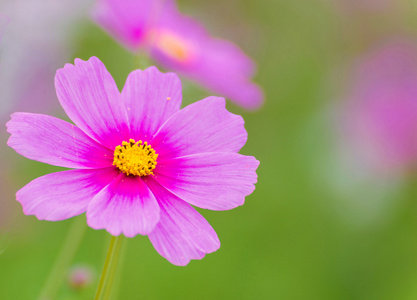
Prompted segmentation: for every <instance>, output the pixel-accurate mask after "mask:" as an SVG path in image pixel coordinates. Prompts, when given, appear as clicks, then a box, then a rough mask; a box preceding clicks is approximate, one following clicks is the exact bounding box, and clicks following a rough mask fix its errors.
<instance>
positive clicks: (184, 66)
mask: <svg viewBox="0 0 417 300" xmlns="http://www.w3.org/2000/svg"><path fill="white" fill-rule="evenodd" d="M166 3H167V4H166V5H164V7H163V10H162V12H161V17H160V19H159V23H158V27H157V28H156V30H157V31H158V32H162V33H163V32H168V33H169V34H170V35H171V36H172V38H173V39H174V40H175V41H176V43H175V44H174V45H179V46H180V49H181V52H180V53H182V54H183V55H181V56H180V58H181V59H178V57H176V56H175V55H170V54H171V53H172V52H173V51H174V52H175V49H174V48H173V47H169V44H168V45H166V44H165V43H160V42H158V39H154V40H153V43H152V44H151V55H152V57H153V58H154V60H155V61H157V62H159V63H160V64H161V65H162V66H163V67H164V68H165V69H167V70H172V71H174V72H176V73H178V74H181V75H183V76H186V77H188V78H190V79H191V80H193V81H195V82H197V83H199V84H200V85H202V86H203V87H205V88H206V89H208V90H211V91H213V92H215V93H218V94H219V95H221V96H224V97H226V98H230V99H231V100H232V101H235V102H236V103H237V104H238V105H241V106H243V107H244V108H246V109H249V110H254V109H258V108H259V107H260V106H261V105H262V103H263V101H264V96H263V92H262V90H261V89H260V87H259V86H258V85H256V84H254V83H252V82H251V78H252V77H253V75H254V73H255V70H256V66H255V63H254V62H253V60H252V59H251V58H250V57H248V56H247V55H246V54H245V53H244V52H243V51H242V50H241V49H240V48H239V47H238V46H236V45H235V44H233V43H231V42H229V41H227V40H223V39H218V38H213V37H211V36H210V35H209V33H208V32H207V31H206V30H205V29H204V28H203V27H202V26H201V24H200V23H199V22H197V21H196V20H193V19H192V18H190V17H188V16H185V15H183V14H181V13H180V12H179V11H178V8H177V7H176V5H175V1H166ZM151 42H152V40H151ZM161 46H162V47H161Z"/></svg>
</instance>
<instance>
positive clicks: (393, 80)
mask: <svg viewBox="0 0 417 300" xmlns="http://www.w3.org/2000/svg"><path fill="white" fill-rule="evenodd" d="M348 98H349V101H348V102H347V103H346V105H347V107H346V110H345V111H344V113H343V114H344V117H345V118H346V119H345V121H346V128H345V129H346V132H345V133H347V136H348V139H349V141H351V142H352V143H353V144H352V146H353V147H354V148H356V150H359V151H360V152H361V153H362V154H365V155H366V157H367V160H368V161H369V162H370V163H371V164H374V165H378V166H379V167H383V168H390V169H392V168H408V167H412V166H415V164H416V162H417V48H416V47H415V46H414V45H411V44H408V43H395V44H390V45H388V46H386V47H384V48H382V49H380V50H378V51H377V52H376V53H372V54H371V55H368V56H367V57H365V58H363V59H362V60H361V61H360V62H359V63H358V64H357V65H356V66H355V70H354V72H353V74H352V85H351V91H350V93H349V95H348Z"/></svg>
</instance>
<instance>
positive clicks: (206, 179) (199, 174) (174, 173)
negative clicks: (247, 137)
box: [154, 153, 259, 210]
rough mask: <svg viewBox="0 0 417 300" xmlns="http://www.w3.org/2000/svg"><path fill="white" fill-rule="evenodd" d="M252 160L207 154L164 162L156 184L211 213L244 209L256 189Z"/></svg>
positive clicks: (245, 157) (224, 154)
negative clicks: (246, 200) (212, 211)
mask: <svg viewBox="0 0 417 300" xmlns="http://www.w3.org/2000/svg"><path fill="white" fill-rule="evenodd" d="M258 165H259V161H257V160H256V159H255V158H254V157H252V156H244V155H241V154H238V153H203V154H195V155H189V156H184V157H179V158H174V159H171V160H167V161H163V162H162V163H159V164H158V165H157V168H156V169H155V177H154V178H155V180H157V181H158V183H159V184H161V185H162V186H163V187H165V188H166V189H167V190H169V191H170V192H172V193H173V194H175V195H176V196H178V197H179V198H181V199H183V200H184V201H186V202H188V203H190V204H192V205H195V206H198V207H201V208H207V209H211V210H227V209H232V208H235V207H237V206H239V205H243V203H244V201H245V196H247V195H249V194H251V193H252V192H253V190H254V189H255V186H254V183H256V181H257V175H256V168H257V167H258Z"/></svg>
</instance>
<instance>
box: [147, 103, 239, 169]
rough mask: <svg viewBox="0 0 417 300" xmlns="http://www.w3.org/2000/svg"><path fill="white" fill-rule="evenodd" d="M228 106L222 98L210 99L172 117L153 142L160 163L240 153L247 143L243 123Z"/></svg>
mask: <svg viewBox="0 0 417 300" xmlns="http://www.w3.org/2000/svg"><path fill="white" fill-rule="evenodd" d="M225 105H226V104H225V100H224V99H223V98H218V97H209V98H206V99H204V100H201V101H198V102H196V103H194V104H191V105H189V106H187V107H185V108H183V109H181V110H180V111H179V112H177V113H176V114H175V115H173V116H172V117H171V118H170V119H169V120H168V121H167V122H166V123H165V124H164V125H163V126H162V127H161V128H160V130H159V131H158V133H157V134H156V135H155V138H154V140H153V141H152V146H153V147H154V149H155V151H156V153H158V154H159V159H158V163H160V162H161V161H163V160H167V159H170V158H173V157H178V156H184V155H190V154H196V153H207V152H238V151H239V150H240V148H242V147H243V145H244V144H245V143H246V140H247V132H246V130H245V128H244V121H243V118H242V117H241V116H238V115H235V114H232V113H230V112H228V111H227V110H226V108H225Z"/></svg>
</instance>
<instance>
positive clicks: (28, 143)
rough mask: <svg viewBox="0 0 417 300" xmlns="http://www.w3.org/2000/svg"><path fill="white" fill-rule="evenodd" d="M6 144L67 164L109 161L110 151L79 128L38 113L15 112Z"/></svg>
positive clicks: (85, 165)
mask: <svg viewBox="0 0 417 300" xmlns="http://www.w3.org/2000/svg"><path fill="white" fill-rule="evenodd" d="M7 131H8V132H9V133H10V134H11V136H10V138H9V141H8V142H7V144H8V145H9V146H10V147H12V148H13V149H14V150H16V152H17V153H19V154H21V155H23V156H25V157H27V158H29V159H33V160H37V161H40V162H43V163H47V164H51V165H55V166H60V167H66V168H83V169H89V168H102V167H109V166H111V165H112V160H113V153H112V152H111V151H110V150H108V149H107V148H105V147H103V146H101V145H100V144H98V143H97V142H96V141H94V140H92V139H91V138H89V137H88V136H87V135H86V134H85V133H84V132H83V131H82V130H81V129H79V128H78V127H76V126H74V125H73V124H70V123H68V122H65V121H62V120H60V119H57V118H54V117H51V116H47V115H40V114H31V113H14V114H13V115H12V119H11V120H10V121H9V122H8V123H7Z"/></svg>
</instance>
